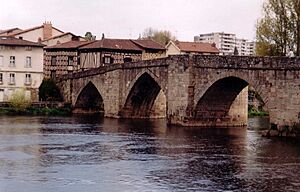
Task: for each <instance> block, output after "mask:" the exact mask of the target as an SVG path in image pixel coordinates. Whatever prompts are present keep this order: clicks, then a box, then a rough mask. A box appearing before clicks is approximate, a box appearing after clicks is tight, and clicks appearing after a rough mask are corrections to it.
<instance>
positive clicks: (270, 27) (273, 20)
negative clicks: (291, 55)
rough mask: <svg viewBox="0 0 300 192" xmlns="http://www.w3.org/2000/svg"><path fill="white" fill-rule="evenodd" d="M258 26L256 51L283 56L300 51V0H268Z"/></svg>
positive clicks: (261, 53)
mask: <svg viewBox="0 0 300 192" xmlns="http://www.w3.org/2000/svg"><path fill="white" fill-rule="evenodd" d="M263 13H264V15H263V17H262V18H261V19H259V20H258V22H257V26H256V39H257V44H256V53H257V54H258V55H270V56H274V55H277V56H283V55H286V54H287V53H288V52H289V51H293V52H296V55H299V51H300V41H299V38H300V0H266V1H265V3H264V5H263Z"/></svg>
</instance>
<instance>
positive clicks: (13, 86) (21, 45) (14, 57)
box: [0, 37, 44, 102]
mask: <svg viewBox="0 0 300 192" xmlns="http://www.w3.org/2000/svg"><path fill="white" fill-rule="evenodd" d="M43 46H44V45H42V44H40V43H34V42H30V41H26V40H23V39H18V38H14V37H0V102H3V101H8V100H9V98H10V96H11V94H12V93H13V92H14V91H16V90H18V89H24V90H25V95H26V97H27V98H30V100H31V101H38V89H39V86H40V84H41V83H42V80H43Z"/></svg>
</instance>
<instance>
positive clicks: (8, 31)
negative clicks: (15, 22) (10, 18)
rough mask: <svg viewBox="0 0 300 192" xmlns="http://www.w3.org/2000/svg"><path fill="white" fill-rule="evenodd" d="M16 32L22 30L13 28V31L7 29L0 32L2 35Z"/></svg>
mask: <svg viewBox="0 0 300 192" xmlns="http://www.w3.org/2000/svg"><path fill="white" fill-rule="evenodd" d="M15 30H21V29H19V28H17V27H16V28H11V29H5V30H0V35H1V34H3V33H10V32H12V31H15Z"/></svg>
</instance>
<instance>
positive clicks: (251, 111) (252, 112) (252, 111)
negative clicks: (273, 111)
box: [248, 105, 269, 117]
mask: <svg viewBox="0 0 300 192" xmlns="http://www.w3.org/2000/svg"><path fill="white" fill-rule="evenodd" d="M266 116H269V113H268V112H266V111H263V110H258V109H256V108H255V107H254V106H253V105H248V117H266Z"/></svg>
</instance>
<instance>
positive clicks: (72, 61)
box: [44, 41, 92, 79]
mask: <svg viewBox="0 0 300 192" xmlns="http://www.w3.org/2000/svg"><path fill="white" fill-rule="evenodd" d="M89 43H92V42H91V41H69V42H66V43H61V44H57V45H53V46H47V47H45V48H44V50H45V51H44V76H45V77H46V78H52V79H55V77H56V76H58V75H65V74H68V73H73V72H74V71H79V70H80V65H79V64H78V63H79V47H82V46H84V45H87V44H89Z"/></svg>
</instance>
